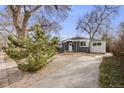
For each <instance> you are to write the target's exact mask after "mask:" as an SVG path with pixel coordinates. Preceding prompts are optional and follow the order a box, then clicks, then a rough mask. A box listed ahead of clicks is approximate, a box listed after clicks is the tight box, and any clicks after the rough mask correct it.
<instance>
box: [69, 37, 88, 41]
mask: <svg viewBox="0 0 124 93" xmlns="http://www.w3.org/2000/svg"><path fill="white" fill-rule="evenodd" d="M68 39H69V40H79V39H87V38H84V37H72V38H68Z"/></svg>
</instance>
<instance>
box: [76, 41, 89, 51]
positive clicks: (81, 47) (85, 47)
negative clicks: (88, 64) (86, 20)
mask: <svg viewBox="0 0 124 93" xmlns="http://www.w3.org/2000/svg"><path fill="white" fill-rule="evenodd" d="M87 43H88V42H86V46H80V41H78V42H77V52H89V47H88V44H87Z"/></svg>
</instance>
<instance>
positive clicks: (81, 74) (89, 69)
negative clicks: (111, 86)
mask: <svg viewBox="0 0 124 93" xmlns="http://www.w3.org/2000/svg"><path fill="white" fill-rule="evenodd" d="M76 55H79V56H73V54H70V55H65V54H60V55H59V56H58V57H57V58H58V60H56V61H59V62H61V63H62V62H68V64H67V65H66V66H64V67H63V68H61V69H59V70H57V71H55V72H54V73H53V74H51V75H49V76H46V77H45V78H43V79H42V80H40V81H38V83H36V84H35V85H33V86H32V87H37V88H96V87H98V75H99V73H98V72H99V65H100V63H101V61H102V57H103V55H98V54H97V55H96V54H94V55H93V54H76ZM65 56H66V57H65ZM61 58H64V59H61Z"/></svg>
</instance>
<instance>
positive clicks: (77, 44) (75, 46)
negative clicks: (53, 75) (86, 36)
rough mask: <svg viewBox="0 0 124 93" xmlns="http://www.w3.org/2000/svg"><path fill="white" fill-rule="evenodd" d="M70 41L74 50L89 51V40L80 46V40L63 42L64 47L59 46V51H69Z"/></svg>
mask: <svg viewBox="0 0 124 93" xmlns="http://www.w3.org/2000/svg"><path fill="white" fill-rule="evenodd" d="M69 42H71V43H72V52H89V42H87V41H85V42H86V46H80V41H68V42H64V43H60V44H62V47H59V52H60V53H63V52H68V51H69Z"/></svg>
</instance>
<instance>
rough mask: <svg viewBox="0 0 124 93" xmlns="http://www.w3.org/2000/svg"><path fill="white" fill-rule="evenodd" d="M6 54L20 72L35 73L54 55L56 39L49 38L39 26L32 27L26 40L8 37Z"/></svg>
mask: <svg viewBox="0 0 124 93" xmlns="http://www.w3.org/2000/svg"><path fill="white" fill-rule="evenodd" d="M8 39H9V43H8V48H7V50H6V53H7V54H8V55H9V56H10V58H12V59H14V60H16V62H17V64H18V68H19V69H21V70H22V71H37V70H39V69H40V68H42V67H43V66H45V65H46V64H47V63H48V62H49V61H50V59H51V58H52V57H53V56H54V54H55V53H56V45H57V43H58V37H51V36H50V35H48V34H47V33H46V32H45V31H43V30H42V29H41V28H40V26H38V25H35V26H34V27H32V32H30V34H29V35H28V37H27V38H24V39H20V38H16V37H13V36H9V37H8Z"/></svg>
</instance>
